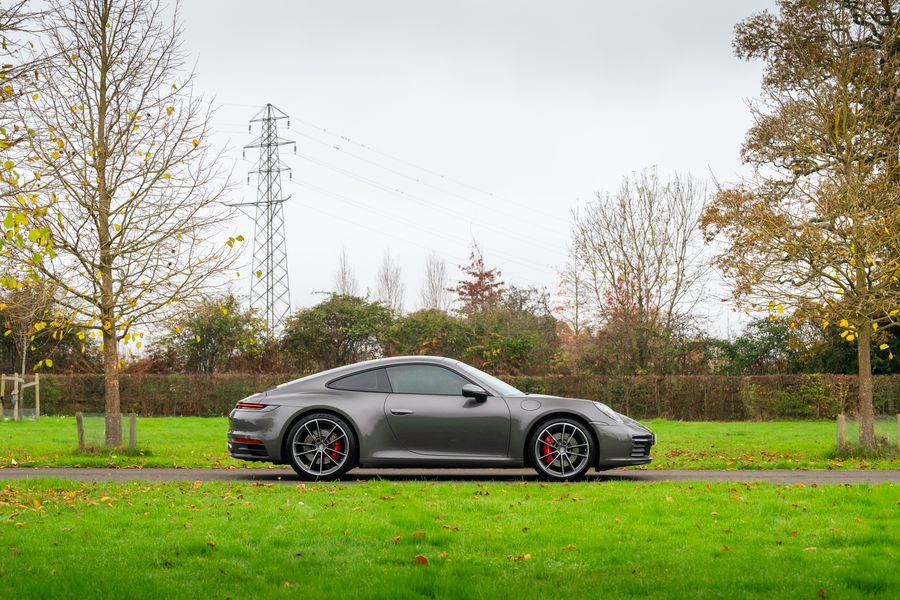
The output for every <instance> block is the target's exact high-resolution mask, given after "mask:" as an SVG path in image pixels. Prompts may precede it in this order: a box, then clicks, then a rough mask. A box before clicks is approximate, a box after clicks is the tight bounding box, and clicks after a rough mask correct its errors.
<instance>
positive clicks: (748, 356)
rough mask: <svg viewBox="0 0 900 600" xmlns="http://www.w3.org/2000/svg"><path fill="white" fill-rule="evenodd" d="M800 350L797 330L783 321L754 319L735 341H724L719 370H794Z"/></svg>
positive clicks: (731, 372)
mask: <svg viewBox="0 0 900 600" xmlns="http://www.w3.org/2000/svg"><path fill="white" fill-rule="evenodd" d="M802 350H803V347H802V346H801V344H800V339H799V335H798V332H797V330H796V329H795V328H793V327H791V326H790V325H789V324H788V322H787V321H786V320H784V319H771V318H767V317H766V318H762V319H757V320H755V321H753V322H751V323H750V324H749V325H748V326H747V328H746V329H745V330H744V332H743V333H742V334H741V335H740V336H738V337H737V338H736V339H735V340H734V341H732V342H730V343H728V342H726V343H725V344H723V354H724V356H723V358H724V359H725V361H726V362H725V364H724V365H723V368H722V370H723V371H724V372H725V373H728V374H729V375H770V374H781V373H796V372H798V371H799V370H800V369H801V353H802Z"/></svg>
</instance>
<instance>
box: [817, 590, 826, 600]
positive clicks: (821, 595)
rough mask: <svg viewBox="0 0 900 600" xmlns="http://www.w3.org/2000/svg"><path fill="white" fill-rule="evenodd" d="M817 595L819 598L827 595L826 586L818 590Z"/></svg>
mask: <svg viewBox="0 0 900 600" xmlns="http://www.w3.org/2000/svg"><path fill="white" fill-rule="evenodd" d="M816 595H817V596H818V597H819V598H824V597H825V588H819V589H818V590H816Z"/></svg>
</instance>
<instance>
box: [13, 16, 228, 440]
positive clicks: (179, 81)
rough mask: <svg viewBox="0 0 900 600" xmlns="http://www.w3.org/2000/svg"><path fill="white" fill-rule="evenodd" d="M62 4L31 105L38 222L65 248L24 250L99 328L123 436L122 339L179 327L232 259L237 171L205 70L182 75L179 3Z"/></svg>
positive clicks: (26, 261)
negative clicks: (188, 307) (216, 137)
mask: <svg viewBox="0 0 900 600" xmlns="http://www.w3.org/2000/svg"><path fill="white" fill-rule="evenodd" d="M48 5H49V8H48V11H47V13H46V14H45V15H44V16H43V19H42V23H43V26H44V29H45V30H46V32H47V33H46V38H47V41H46V44H47V53H48V54H49V55H51V56H54V57H56V60H55V61H54V63H53V68H52V72H51V73H50V74H49V75H48V76H47V77H46V79H44V80H42V82H41V84H42V89H43V91H42V92H41V93H39V94H35V95H34V96H32V97H31V98H30V99H29V102H28V103H27V105H26V106H24V107H23V112H24V114H27V118H28V119H30V123H31V124H32V127H33V129H34V133H33V135H32V136H31V147H30V151H31V156H29V161H30V163H31V165H32V166H31V168H32V170H33V172H34V177H35V179H39V180H40V181H42V183H43V184H44V186H45V192H46V194H47V196H48V197H47V198H46V205H45V206H44V207H43V210H42V211H36V213H37V217H36V223H35V225H36V227H37V229H38V230H39V231H47V232H49V233H52V239H53V243H54V249H55V251H54V252H52V253H48V254H47V256H45V257H35V256H31V255H30V254H28V253H25V252H18V251H12V253H11V254H12V256H13V257H14V258H15V259H16V260H18V261H19V263H20V264H23V265H27V266H28V267H29V268H32V269H34V270H35V271H37V272H38V273H39V274H40V275H41V276H43V277H44V278H46V279H47V280H48V281H50V282H53V283H55V284H56V285H57V286H58V288H59V289H60V290H62V292H64V293H63V294H62V295H61V297H60V298H59V303H60V305H61V306H63V307H65V308H66V309H67V310H68V311H70V314H71V319H72V320H73V321H75V322H77V323H78V324H79V325H81V326H83V327H87V328H95V329H97V330H99V332H100V334H101V336H102V339H103V346H104V363H105V368H106V376H107V377H106V383H107V390H106V391H107V416H108V420H107V443H110V444H115V443H117V442H118V439H119V437H118V436H119V434H120V431H117V428H118V426H117V425H115V423H116V417H115V415H116V414H117V413H118V410H119V408H118V376H117V369H118V367H119V363H120V359H119V356H118V342H119V341H122V340H124V341H125V342H128V341H129V340H134V335H133V329H134V328H135V327H139V326H150V325H153V324H158V323H165V322H169V321H170V320H171V319H172V318H173V317H174V316H175V313H177V312H178V311H179V309H180V307H182V306H184V304H185V303H186V301H189V300H191V299H195V298H196V297H198V296H199V295H201V294H202V293H204V292H205V291H207V290H208V289H209V288H210V286H212V285H213V284H214V282H215V278H216V276H217V275H219V274H220V273H221V272H222V271H223V270H225V269H226V268H228V267H229V266H230V264H231V261H232V258H233V254H232V253H231V252H230V251H229V249H230V248H231V246H233V244H234V241H235V239H234V238H230V239H229V242H230V243H229V244H227V247H226V244H225V243H224V239H223V240H221V241H215V240H216V238H217V237H221V236H222V235H223V234H224V233H225V229H226V228H227V227H228V224H229V219H230V216H231V214H230V212H229V210H228V209H227V208H226V207H225V205H224V203H223V202H222V200H223V196H224V194H225V192H226V191H227V176H226V175H227V174H226V173H223V172H222V171H221V168H220V167H219V165H221V164H222V161H221V160H220V155H219V154H217V153H215V152H213V151H212V150H211V149H210V148H209V147H208V145H207V133H208V130H209V121H210V116H211V110H210V108H209V105H207V104H206V103H205V102H204V101H203V99H202V98H200V97H197V96H195V95H194V94H193V91H192V83H193V79H194V75H193V73H191V72H188V73H187V74H186V75H184V74H182V69H183V67H184V62H185V58H186V55H185V53H184V51H183V50H182V49H181V45H180V36H181V29H180V26H179V25H178V14H177V10H176V11H175V15H174V17H172V18H168V17H166V16H165V14H164V11H163V8H162V5H161V3H160V2H159V0H151V1H143V0H116V1H113V0H83V1H81V2H66V1H63V0H49V2H48ZM223 182H225V183H223ZM110 415H112V416H110Z"/></svg>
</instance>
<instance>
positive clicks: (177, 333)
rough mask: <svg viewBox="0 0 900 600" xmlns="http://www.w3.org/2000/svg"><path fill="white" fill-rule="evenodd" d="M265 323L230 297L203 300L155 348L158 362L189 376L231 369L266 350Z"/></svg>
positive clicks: (192, 307) (191, 308)
mask: <svg viewBox="0 0 900 600" xmlns="http://www.w3.org/2000/svg"><path fill="white" fill-rule="evenodd" d="M265 338H266V323H265V320H264V319H262V318H261V317H260V316H259V315H258V314H256V312H255V311H254V310H253V309H244V308H242V307H241V304H240V302H239V301H238V299H237V298H235V297H234V296H233V295H231V294H229V295H226V296H222V297H217V298H208V299H205V300H202V301H200V302H198V303H196V304H195V305H193V306H191V307H190V311H189V312H188V313H186V315H185V316H184V317H183V318H182V319H181V320H180V321H179V322H178V323H177V324H176V325H175V327H174V328H173V330H172V331H171V332H170V333H169V334H168V335H166V336H165V337H163V338H162V339H161V340H160V342H159V344H158V348H155V349H154V353H153V354H154V359H155V362H157V363H168V366H169V368H171V369H173V370H178V371H187V372H192V373H215V372H222V371H229V370H234V369H235V367H236V366H238V365H246V364H247V362H248V361H249V359H252V357H255V356H259V355H260V354H261V353H262V352H263V350H264V348H265Z"/></svg>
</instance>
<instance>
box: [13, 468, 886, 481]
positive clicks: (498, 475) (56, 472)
mask: <svg viewBox="0 0 900 600" xmlns="http://www.w3.org/2000/svg"><path fill="white" fill-rule="evenodd" d="M38 477H51V478H58V479H72V480H76V481H135V480H137V481H197V480H200V481H233V482H240V481H262V482H272V483H293V484H296V483H298V482H299V481H300V479H299V478H298V477H297V476H296V474H294V472H293V471H291V470H290V469H281V468H278V469H275V468H273V469H266V468H263V469H150V468H148V469H93V468H91V469H74V468H68V469H53V468H37V469H32V468H2V469H0V480H22V479H34V478H38ZM372 479H386V480H390V481H419V480H421V481H475V482H478V481H536V480H537V479H538V477H537V475H536V474H535V472H534V471H532V470H531V469H354V470H352V471H350V472H349V473H348V474H347V475H345V476H344V478H343V481H345V482H348V483H354V482H358V481H368V480H372ZM587 479H588V480H589V481H629V482H636V483H642V482H648V483H649V482H653V481H766V482H770V483H781V484H794V483H803V484H829V483H830V484H854V483H900V470H891V471H889V470H871V471H863V470H859V471H749V470H724V471H713V470H700V469H696V470H695V469H689V470H662V469H657V470H654V469H646V470H635V469H632V470H619V471H606V472H603V473H591V474H589V475H588V476H587Z"/></svg>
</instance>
